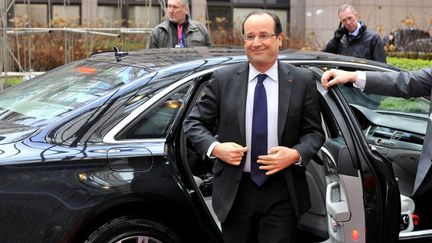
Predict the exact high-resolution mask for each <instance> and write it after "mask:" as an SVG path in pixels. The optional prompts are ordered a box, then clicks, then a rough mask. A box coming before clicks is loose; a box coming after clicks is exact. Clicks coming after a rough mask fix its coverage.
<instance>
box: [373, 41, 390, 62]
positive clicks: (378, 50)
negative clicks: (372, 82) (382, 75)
mask: <svg viewBox="0 0 432 243" xmlns="http://www.w3.org/2000/svg"><path fill="white" fill-rule="evenodd" d="M372 40H373V45H372V59H373V60H375V61H378V62H383V63H387V60H386V53H385V50H384V44H383V41H382V40H381V37H379V35H375V37H374V38H373V39H372Z"/></svg>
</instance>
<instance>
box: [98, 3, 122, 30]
mask: <svg viewBox="0 0 432 243" xmlns="http://www.w3.org/2000/svg"><path fill="white" fill-rule="evenodd" d="M97 9H98V19H99V21H100V25H102V26H101V27H107V28H115V27H119V26H121V25H122V13H121V11H122V10H121V8H118V7H117V6H107V5H99V6H98V8H97Z"/></svg>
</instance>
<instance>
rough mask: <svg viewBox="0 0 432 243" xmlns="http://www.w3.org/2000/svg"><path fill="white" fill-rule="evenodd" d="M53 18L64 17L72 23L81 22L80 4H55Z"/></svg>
mask: <svg viewBox="0 0 432 243" xmlns="http://www.w3.org/2000/svg"><path fill="white" fill-rule="evenodd" d="M51 18H52V19H53V20H56V19H63V20H65V21H67V22H68V23H71V24H79V23H80V19H81V17H80V6H78V5H53V6H52V14H51Z"/></svg>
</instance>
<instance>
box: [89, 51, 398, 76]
mask: <svg viewBox="0 0 432 243" xmlns="http://www.w3.org/2000/svg"><path fill="white" fill-rule="evenodd" d="M227 57H236V58H238V59H243V60H245V61H246V60H247V59H246V55H245V51H244V49H243V48H240V47H193V48H159V49H142V50H137V51H131V52H127V55H124V56H123V57H120V58H118V59H117V58H116V56H115V52H114V51H111V52H103V53H95V54H93V55H92V56H91V57H90V59H92V60H95V61H103V62H119V63H121V64H123V65H132V66H137V67H142V68H144V69H145V70H146V71H147V72H152V71H156V70H160V69H161V68H164V67H166V66H170V65H174V64H181V63H186V62H189V61H194V60H210V59H218V58H219V59H221V60H222V59H226V58H227ZM279 59H280V60H296V61H302V60H303V61H313V60H315V61H328V62H329V63H330V62H350V63H361V64H372V65H374V66H379V67H383V68H390V69H395V68H394V67H391V66H389V65H387V64H385V63H381V62H376V61H372V60H366V59H360V58H355V57H351V56H343V55H336V54H332V53H325V52H320V51H302V50H295V49H281V50H280V52H279Z"/></svg>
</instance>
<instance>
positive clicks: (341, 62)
mask: <svg viewBox="0 0 432 243" xmlns="http://www.w3.org/2000/svg"><path fill="white" fill-rule="evenodd" d="M281 62H287V63H291V64H293V63H297V64H326V65H329V64H336V65H343V66H346V65H347V64H352V65H353V66H359V67H362V68H369V69H376V70H379V71H391V72H396V71H395V70H393V69H389V68H384V67H377V66H374V65H372V64H367V63H359V62H349V61H332V60H328V61H324V60H298V61H295V60H281Z"/></svg>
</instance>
